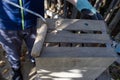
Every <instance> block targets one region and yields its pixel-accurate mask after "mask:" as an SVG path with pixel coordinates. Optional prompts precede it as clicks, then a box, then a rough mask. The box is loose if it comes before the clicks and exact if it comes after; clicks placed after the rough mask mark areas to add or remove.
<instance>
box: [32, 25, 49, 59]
mask: <svg viewBox="0 0 120 80" xmlns="http://www.w3.org/2000/svg"><path fill="white" fill-rule="evenodd" d="M39 27H40V26H39ZM46 34H47V24H43V25H42V26H41V27H40V28H38V29H37V37H36V39H35V42H34V45H33V48H32V51H31V55H32V56H33V57H38V56H39V55H40V52H41V50H42V47H43V44H44V40H45V37H46Z"/></svg>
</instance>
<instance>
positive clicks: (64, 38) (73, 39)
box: [45, 32, 111, 43]
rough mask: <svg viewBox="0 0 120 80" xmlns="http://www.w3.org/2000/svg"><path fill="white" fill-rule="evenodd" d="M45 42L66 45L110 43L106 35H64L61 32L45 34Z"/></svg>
mask: <svg viewBox="0 0 120 80" xmlns="http://www.w3.org/2000/svg"><path fill="white" fill-rule="evenodd" d="M45 42H66V43H111V41H110V38H109V36H108V35H106V34H72V33H71V34H67V33H66V34H65V33H62V32H57V33H56V34H55V33H49V34H47V37H46V40H45Z"/></svg>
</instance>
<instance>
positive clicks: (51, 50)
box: [41, 47, 115, 58]
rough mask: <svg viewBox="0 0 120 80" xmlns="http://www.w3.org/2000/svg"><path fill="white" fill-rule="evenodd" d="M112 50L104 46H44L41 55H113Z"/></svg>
mask: <svg viewBox="0 0 120 80" xmlns="http://www.w3.org/2000/svg"><path fill="white" fill-rule="evenodd" d="M113 54H115V53H114V50H113V49H112V48H105V47H44V48H43V52H42V54H41V57H42V58H43V57H52V58H54V57H55V58H57V57H59V58H61V57H66V58H71V57H72V58H74V57H76V58H77V57H113Z"/></svg>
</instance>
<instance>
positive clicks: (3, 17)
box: [0, 0, 44, 30]
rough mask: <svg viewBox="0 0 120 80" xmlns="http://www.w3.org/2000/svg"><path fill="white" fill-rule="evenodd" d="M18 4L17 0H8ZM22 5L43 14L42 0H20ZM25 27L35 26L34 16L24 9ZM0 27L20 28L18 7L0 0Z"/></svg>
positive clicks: (6, 28)
mask: <svg viewBox="0 0 120 80" xmlns="http://www.w3.org/2000/svg"><path fill="white" fill-rule="evenodd" d="M10 1H11V2H14V3H15V4H18V5H19V0H10ZM22 1H23V7H24V8H27V9H30V10H32V11H34V12H37V13H39V14H41V15H42V16H44V0H22ZM24 17H25V26H24V27H25V29H26V28H29V27H32V26H36V18H37V17H36V16H34V15H32V14H30V13H28V12H26V11H24ZM0 29H4V30H22V23H21V12H20V9H19V8H17V7H14V6H13V5H10V4H8V3H6V2H4V0H0Z"/></svg>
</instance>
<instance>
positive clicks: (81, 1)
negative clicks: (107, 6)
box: [76, 0, 97, 14]
mask: <svg viewBox="0 0 120 80" xmlns="http://www.w3.org/2000/svg"><path fill="white" fill-rule="evenodd" d="M76 7H77V9H78V10H80V11H82V10H83V9H88V10H90V11H91V12H93V13H94V14H96V12H97V11H96V9H95V8H94V7H92V5H91V4H90V3H89V1H88V0H77V3H76Z"/></svg>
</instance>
